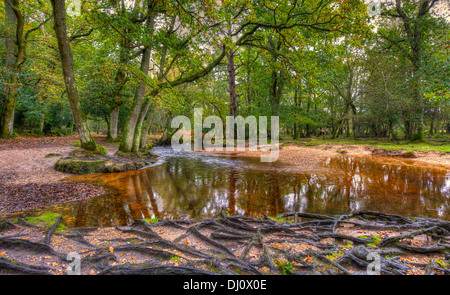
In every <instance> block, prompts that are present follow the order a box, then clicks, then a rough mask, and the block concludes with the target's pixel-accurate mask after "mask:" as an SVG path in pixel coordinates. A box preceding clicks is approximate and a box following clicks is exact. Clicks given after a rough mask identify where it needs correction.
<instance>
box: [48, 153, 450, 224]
mask: <svg viewBox="0 0 450 295" xmlns="http://www.w3.org/2000/svg"><path fill="white" fill-rule="evenodd" d="M326 166H328V168H330V170H331V172H327V173H325V174H323V173H322V174H321V173H304V174H295V173H283V172H279V171H277V170H253V169H245V167H242V166H236V167H229V166H220V165H215V164H211V163H205V162H202V161H199V160H196V159H190V158H188V157H184V158H183V157H180V158H170V159H169V160H168V162H167V163H165V164H163V165H161V166H158V167H154V168H152V169H147V170H144V171H139V172H133V173H128V174H119V175H108V176H104V177H105V179H108V181H105V182H107V183H109V184H112V185H113V186H115V187H117V188H118V192H112V193H110V194H109V195H107V196H105V197H100V198H94V199H91V200H85V201H80V202H74V203H68V204H63V205H60V206H58V207H57V208H58V211H59V212H62V213H63V214H64V215H65V216H68V220H69V222H68V223H69V226H116V225H120V224H122V225H123V224H129V223H131V222H132V221H133V220H135V219H139V218H153V217H157V218H160V219H183V218H192V219H203V218H208V217H214V216H216V215H217V213H218V212H219V210H220V209H221V208H228V211H229V213H231V214H234V213H236V214H243V215H246V216H251V217H261V216H262V214H263V213H264V214H267V215H269V216H275V215H277V214H280V213H282V212H287V211H291V212H292V211H302V212H313V213H324V214H342V213H345V212H349V211H351V210H361V209H364V210H373V211H380V212H386V213H396V214H402V215H410V216H412V215H414V216H428V217H440V218H449V217H450V209H449V207H450V206H449V198H450V177H449V176H446V173H447V172H446V171H445V170H442V169H433V168H421V167H413V166H408V165H389V164H385V163H381V162H379V161H375V160H373V159H371V158H353V157H336V158H331V159H329V160H328V161H327V162H326ZM102 177H103V176H102ZM114 177H115V178H114ZM446 181H447V183H446Z"/></svg>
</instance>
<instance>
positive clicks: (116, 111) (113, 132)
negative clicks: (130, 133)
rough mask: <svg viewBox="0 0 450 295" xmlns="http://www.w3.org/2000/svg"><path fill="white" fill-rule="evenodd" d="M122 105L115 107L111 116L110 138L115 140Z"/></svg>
mask: <svg viewBox="0 0 450 295" xmlns="http://www.w3.org/2000/svg"><path fill="white" fill-rule="evenodd" d="M119 110H120V107H115V108H114V109H113V110H112V111H111V114H110V116H109V132H108V133H109V139H110V140H112V141H115V140H116V139H117V135H118V125H119Z"/></svg>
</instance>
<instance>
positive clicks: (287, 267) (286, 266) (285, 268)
mask: <svg viewBox="0 0 450 295" xmlns="http://www.w3.org/2000/svg"><path fill="white" fill-rule="evenodd" d="M274 262H275V264H276V265H277V266H278V267H279V268H280V270H281V274H283V275H291V274H293V273H294V270H293V267H294V264H292V263H290V262H282V261H280V260H278V259H274Z"/></svg>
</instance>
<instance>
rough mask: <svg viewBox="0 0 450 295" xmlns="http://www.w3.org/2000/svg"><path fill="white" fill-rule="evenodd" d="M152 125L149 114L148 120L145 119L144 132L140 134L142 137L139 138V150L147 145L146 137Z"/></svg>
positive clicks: (151, 118)
mask: <svg viewBox="0 0 450 295" xmlns="http://www.w3.org/2000/svg"><path fill="white" fill-rule="evenodd" d="M152 123H153V116H150V114H149V115H148V118H147V123H146V126H145V130H144V132H142V136H141V146H140V148H141V149H142V148H144V147H145V146H146V145H147V137H148V133H149V131H150V127H151V126H152Z"/></svg>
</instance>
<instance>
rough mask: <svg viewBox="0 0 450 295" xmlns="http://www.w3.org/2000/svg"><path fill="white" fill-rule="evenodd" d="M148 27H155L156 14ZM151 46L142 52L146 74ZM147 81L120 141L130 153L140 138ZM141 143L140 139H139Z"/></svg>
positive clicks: (139, 91)
mask: <svg viewBox="0 0 450 295" xmlns="http://www.w3.org/2000/svg"><path fill="white" fill-rule="evenodd" d="M147 22H148V23H147V27H148V28H149V29H153V27H154V23H155V22H154V16H153V15H152V16H150V17H149V19H148V20H147ZM151 52H152V50H151V48H150V46H146V47H145V49H144V51H143V53H142V59H141V68H140V70H141V72H142V74H144V75H145V76H147V75H148V73H149V70H150V59H151ZM146 86H147V83H146V82H145V81H141V82H140V83H139V86H138V88H137V90H136V93H135V95H134V104H133V108H132V110H131V114H130V116H129V119H128V121H127V125H126V126H125V132H124V135H123V138H122V141H121V143H120V148H119V150H120V151H121V152H125V153H129V152H132V150H133V143H136V141H135V138H136V137H139V138H140V133H141V130H140V129H141V128H136V127H137V123H138V120H139V118H140V116H141V111H142V105H143V103H144V96H145V90H146ZM138 143H140V141H138Z"/></svg>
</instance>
